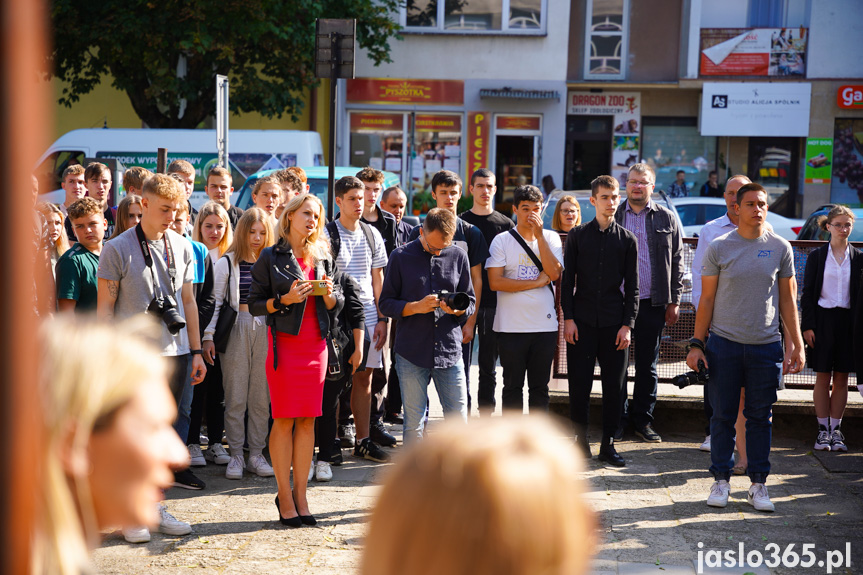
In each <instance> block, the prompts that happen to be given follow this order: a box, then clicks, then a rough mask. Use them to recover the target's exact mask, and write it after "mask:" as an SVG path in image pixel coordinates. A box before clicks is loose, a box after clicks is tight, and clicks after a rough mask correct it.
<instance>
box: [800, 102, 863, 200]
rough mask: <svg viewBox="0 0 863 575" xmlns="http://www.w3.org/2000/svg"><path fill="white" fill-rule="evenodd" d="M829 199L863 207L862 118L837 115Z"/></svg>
mask: <svg viewBox="0 0 863 575" xmlns="http://www.w3.org/2000/svg"><path fill="white" fill-rule="evenodd" d="M807 156H808V154H807ZM830 201H831V202H833V203H834V204H845V205H847V206H849V207H852V208H863V118H856V119H851V118H836V121H835V124H834V131H833V181H832V182H831V183H830Z"/></svg>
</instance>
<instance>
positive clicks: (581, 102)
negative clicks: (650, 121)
mask: <svg viewBox="0 0 863 575" xmlns="http://www.w3.org/2000/svg"><path fill="white" fill-rule="evenodd" d="M567 96H568V97H567V103H568V105H567V110H566V113H567V114H570V115H578V116H612V115H616V114H638V115H639V116H640V115H641V110H640V109H639V108H640V105H641V94H640V93H638V92H596V93H595V92H570V93H569V94H568V95H567Z"/></svg>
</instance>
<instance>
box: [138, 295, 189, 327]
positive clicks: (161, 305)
mask: <svg viewBox="0 0 863 575" xmlns="http://www.w3.org/2000/svg"><path fill="white" fill-rule="evenodd" d="M147 313H151V314H153V315H154V316H156V317H158V318H160V319H161V320H162V322H164V324H165V326H167V328H168V331H169V332H171V335H177V333H179V331H180V330H181V329H183V328H184V327H186V319H185V318H184V317H183V316H182V315H180V312H179V311H177V300H175V299H174V298H173V297H172V296H169V295H166V296H162V297H154V298H153V301H151V302H150V305H149V306H148V307H147Z"/></svg>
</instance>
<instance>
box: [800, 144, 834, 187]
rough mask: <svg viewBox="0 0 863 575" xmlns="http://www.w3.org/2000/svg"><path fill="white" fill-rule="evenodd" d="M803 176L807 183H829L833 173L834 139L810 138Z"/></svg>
mask: <svg viewBox="0 0 863 575" xmlns="http://www.w3.org/2000/svg"><path fill="white" fill-rule="evenodd" d="M803 172H804V173H803V178H804V181H805V182H806V183H807V184H829V183H830V175H831V174H832V173H833V140H831V139H830V138H826V139H825V138H808V139H807V140H806V165H805V168H804V170H803Z"/></svg>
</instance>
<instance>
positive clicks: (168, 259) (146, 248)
mask: <svg viewBox="0 0 863 575" xmlns="http://www.w3.org/2000/svg"><path fill="white" fill-rule="evenodd" d="M135 235H137V236H138V246H139V247H140V248H141V254H142V255H143V256H144V263H145V264H147V267H148V268H149V269H150V275H151V276H152V277H153V291H154V292H155V291H156V286H157V285H159V282H158V280H157V279H156V273H155V272H154V271H153V254H152V253H151V250H150V243H149V242H148V241H147V237H146V236H145V235H144V230H143V229H142V228H141V224H140V222H139V223H138V225H137V226H135ZM162 239H163V240H164V241H165V264H166V265H167V266H168V275H169V276H171V294H170V295H172V296H173V295H174V294H175V293H177V286H176V278H177V264H176V262H175V261H174V250H173V249H171V240H169V239H168V232H167V231H166V232H165V233H164V235H162Z"/></svg>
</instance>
